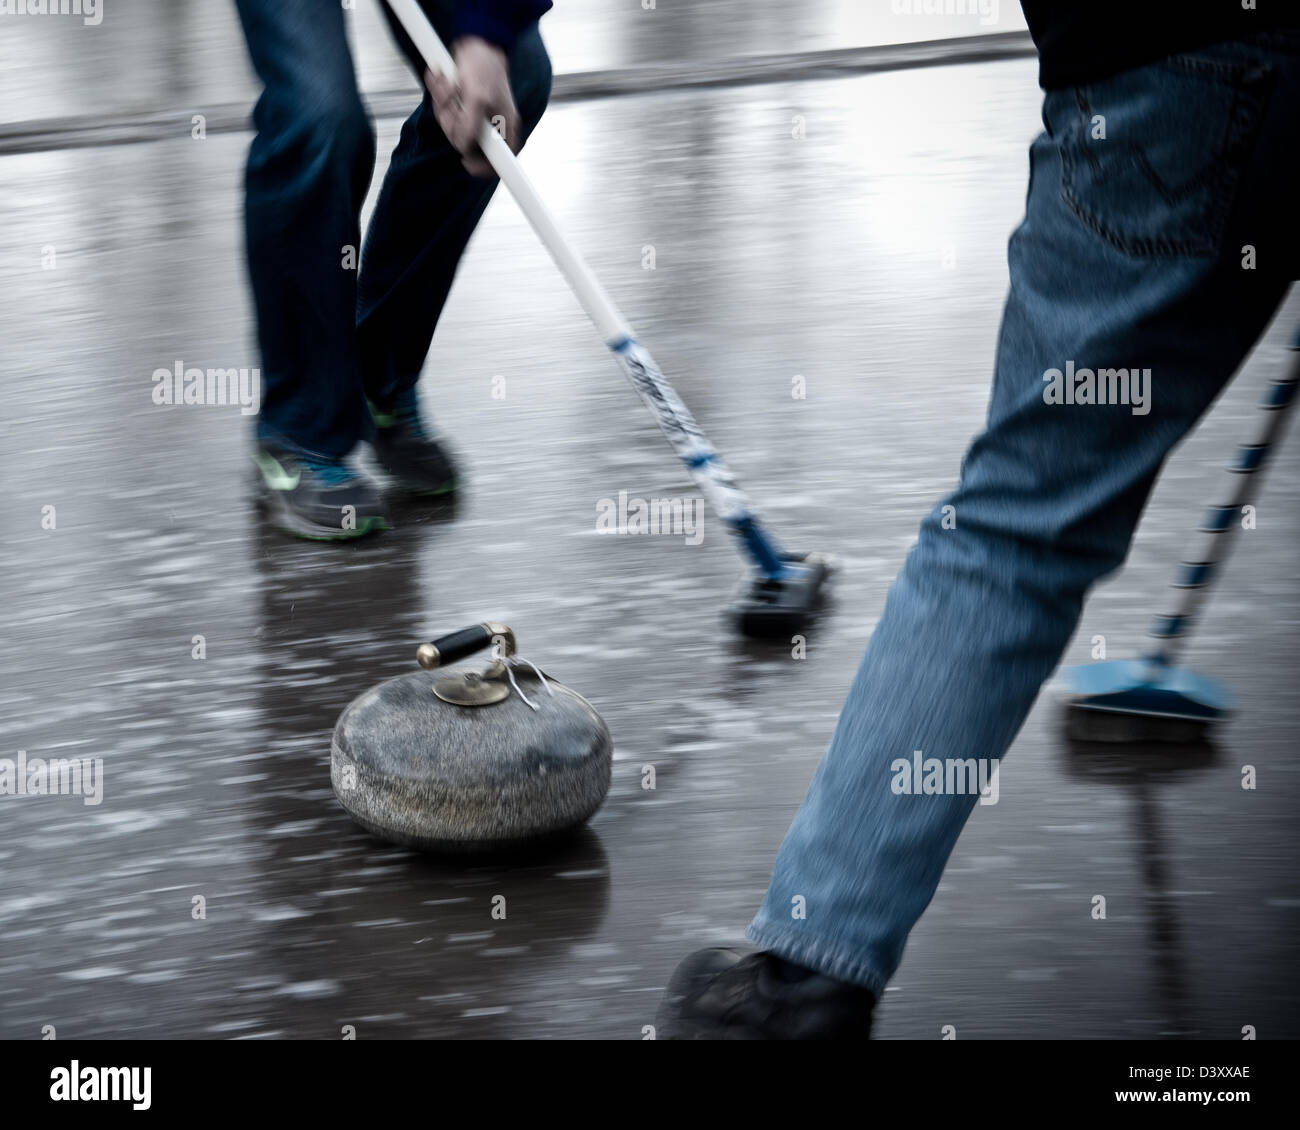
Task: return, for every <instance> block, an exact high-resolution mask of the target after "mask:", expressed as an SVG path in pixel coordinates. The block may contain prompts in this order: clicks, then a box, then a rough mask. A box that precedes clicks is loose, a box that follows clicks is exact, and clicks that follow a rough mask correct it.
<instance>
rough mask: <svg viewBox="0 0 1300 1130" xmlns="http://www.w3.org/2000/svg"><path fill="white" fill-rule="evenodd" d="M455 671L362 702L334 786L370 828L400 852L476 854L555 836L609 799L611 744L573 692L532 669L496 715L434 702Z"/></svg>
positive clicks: (337, 748) (350, 714)
mask: <svg viewBox="0 0 1300 1130" xmlns="http://www.w3.org/2000/svg"><path fill="white" fill-rule="evenodd" d="M455 673H457V669H452V670H451V671H437V672H428V671H418V672H412V673H411V674H409V675H402V676H399V677H398V678H395V679H390V680H388V681H387V682H385V683H381V684H379V685H378V686H376V687H372V688H371V689H370V690H368V691H366V692H365V693H364V694H362V695H361V696H359V697H358V698H356V699H355V700H353V702H352V703H351V704H350V705H349V706H348V707H347V709H346V710H344V712H343V714H342V715H341V716H340V718H339V721H338V724H337V726H335V729H334V738H333V741H332V742H331V746H330V780H331V783H332V784H333V786H334V792H335V795H336V796H337V797H338V798H339V801H340V802H341V803H342V805H343V807H344V808H346V809H347V811H348V812H349V813H350V814H351V816H352V817H353V818H354V819H355V820H356V821H357V822H358V823H359V824H361V826H362V827H364V828H366V829H367V830H368V831H370V832H372V833H374V834H375V835H377V836H380V837H381V838H383V839H386V840H391V841H393V842H394V843H400V844H405V845H407V846H410V847H416V848H423V849H426V850H434V851H474V850H483V849H488V848H496V847H500V846H504V845H509V844H513V843H517V842H519V841H524V840H529V839H533V838H536V837H541V836H546V835H549V834H552V833H555V832H559V831H562V830H564V829H566V828H570V827H573V826H574V825H576V824H580V823H582V822H583V821H584V820H586V819H587V818H588V817H589V816H590V815H591V814H592V813H593V812H595V811H596V809H597V808H599V807H600V804H601V802H602V801H603V800H604V799H605V794H606V793H607V792H608V791H609V782H610V767H611V763H612V760H613V743H612V740H611V738H610V734H609V729H608V728H607V727H606V725H605V722H604V720H603V719H602V718H601V717H600V715H599V714H597V713H596V711H595V709H594V708H593V707H592V705H591V704H590V703H589V702H587V700H586V699H584V698H583V697H582V696H581V695H579V694H578V693H577V692H576V691H573V690H570V689H569V688H568V687H566V686H564V685H563V684H562V683H557V682H555V680H553V679H550V678H549V677H548V679H547V684H548V685H549V686H550V688H551V690H552V691H554V692H555V693H554V695H551V694H548V693H547V691H546V688H545V687H543V686H542V684H541V681H540V680H539V679H538V678H537V677H536V676H535V675H534V674H533V673H532V672H531V671H527V672H525V671H521V670H516V671H515V680H516V682H517V683H518V684H519V686H520V687H521V688H522V689H523V691H524V693H525V694H526V695H527V696H528V697H529V698H530V699H531V700H532V701H533V702H534V703H536V704H537V707H538V709H537V710H532V709H531V708H530V707H529V706H528V705H527V703H525V702H524V701H523V699H522V698H521V697H520V696H519V694H518V693H517V692H515V691H511V693H510V696H509V697H508V698H506V699H505V700H504V701H502V702H499V703H494V704H492V705H489V706H455V705H452V704H451V703H448V702H444V701H442V700H441V699H439V698H437V697H436V696H435V695H434V694H433V690H432V688H433V684H434V683H435V682H437V681H438V680H439V679H443V678H446V677H447V676H448V674H455Z"/></svg>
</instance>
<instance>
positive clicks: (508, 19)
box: [453, 0, 551, 50]
mask: <svg viewBox="0 0 1300 1130" xmlns="http://www.w3.org/2000/svg"><path fill="white" fill-rule="evenodd" d="M550 9H551V0H456V23H455V32H454V34H453V38H454V39H459V38H460V37H461V36H463V35H476V36H478V37H479V38H480V39H486V40H487V41H488V42H489V43H495V44H496V45H497V46H498V47H503V48H505V49H506V50H509V49H510V48H511V47H512V46H513V45H514V42H515V40H516V39H517V38H518V37H519V33H520V32H521V31H523V30H524V28H526V27H527V26H528V25H529V24H531V23H535V22H536V21H537V20H539V19H541V17H542V16H543V15H545V14H546V13H547V12H549V11H550Z"/></svg>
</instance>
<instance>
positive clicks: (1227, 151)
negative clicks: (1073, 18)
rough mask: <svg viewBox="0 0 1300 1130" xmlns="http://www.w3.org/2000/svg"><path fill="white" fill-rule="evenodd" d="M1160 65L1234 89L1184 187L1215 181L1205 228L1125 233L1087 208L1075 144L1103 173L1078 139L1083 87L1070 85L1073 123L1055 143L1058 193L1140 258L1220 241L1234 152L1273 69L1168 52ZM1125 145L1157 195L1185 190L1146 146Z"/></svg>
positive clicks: (1090, 224)
mask: <svg viewBox="0 0 1300 1130" xmlns="http://www.w3.org/2000/svg"><path fill="white" fill-rule="evenodd" d="M1159 65H1161V66H1165V67H1167V68H1169V69H1172V70H1176V71H1179V72H1180V73H1184V74H1188V75H1191V76H1194V77H1198V78H1204V79H1206V80H1207V81H1211V82H1221V83H1226V84H1227V85H1229V86H1230V87H1231V89H1232V91H1233V99H1232V104H1231V105H1230V106H1229V107H1228V111H1227V114H1226V118H1227V124H1226V126H1225V129H1224V133H1223V137H1222V139H1221V142H1220V144H1219V146H1218V149H1217V151H1216V152H1215V154H1214V157H1213V160H1212V161H1210V162H1209V163H1208V164H1207V166H1206V168H1205V170H1204V172H1203V173H1202V174H1200V175H1198V176H1196V177H1194V178H1193V179H1192V180H1191V181H1190V182H1189V183H1188V185H1187V186H1186V187H1187V192H1188V193H1189V192H1190V191H1192V190H1194V189H1196V188H1199V187H1204V186H1205V185H1206V184H1207V183H1209V184H1210V185H1217V187H1216V188H1212V196H1211V199H1210V200H1209V202H1208V205H1207V208H1206V214H1207V216H1208V217H1209V219H1208V222H1207V224H1206V226H1205V230H1204V232H1202V233H1201V234H1199V235H1197V236H1194V237H1193V236H1188V237H1187V238H1182V239H1164V238H1145V237H1132V236H1125V235H1122V234H1121V233H1120V232H1118V231H1116V230H1115V229H1113V228H1112V227H1111V226H1110V225H1109V224H1106V223H1105V222H1103V221H1102V220H1100V219H1099V218H1098V217H1097V216H1096V215H1095V214H1094V213H1093V212H1092V210H1091V209H1089V208H1088V206H1087V205H1086V203H1085V202H1084V201H1083V199H1082V198H1081V197H1080V196H1079V195H1078V194H1077V193H1076V191H1075V189H1074V184H1075V173H1076V170H1077V169H1078V167H1079V161H1078V157H1077V152H1076V149H1077V150H1078V151H1081V152H1082V153H1083V154H1084V156H1085V157H1086V158H1087V161H1088V167H1089V169H1090V170H1091V171H1092V173H1093V174H1094V176H1095V177H1100V178H1101V179H1102V180H1104V179H1105V178H1106V175H1107V174H1105V173H1104V172H1103V171H1102V170H1101V169H1100V166H1099V164H1098V163H1097V162H1096V161H1095V159H1094V158H1093V156H1092V153H1091V151H1090V150H1089V149H1088V148H1087V147H1086V146H1085V145H1083V144H1082V134H1083V133H1084V132H1085V131H1086V124H1085V123H1087V122H1089V121H1090V120H1091V115H1092V106H1091V103H1090V102H1089V100H1088V95H1087V90H1088V88H1087V87H1075V90H1074V95H1075V105H1076V107H1077V108H1078V112H1079V117H1078V119H1077V120H1076V122H1075V125H1074V128H1072V129H1068V130H1066V131H1065V133H1064V134H1063V136H1062V137H1061V141H1060V145H1059V149H1060V155H1061V197H1062V199H1063V200H1064V201H1065V203H1066V205H1067V207H1068V208H1069V209H1070V211H1071V212H1072V213H1073V214H1074V216H1075V217H1076V218H1077V219H1078V220H1079V221H1080V222H1081V223H1082V224H1083V225H1084V226H1085V227H1087V228H1088V229H1089V230H1090V231H1092V232H1093V233H1095V234H1096V235H1098V236H1100V237H1101V238H1102V239H1104V240H1105V241H1106V242H1107V243H1109V244H1111V245H1112V246H1113V247H1116V248H1118V249H1119V250H1120V251H1123V252H1124V253H1125V254H1127V255H1132V256H1135V257H1144V258H1145V257H1170V256H1172V257H1183V256H1188V255H1207V254H1215V253H1216V252H1217V251H1218V249H1219V246H1220V244H1221V242H1222V239H1223V234H1224V229H1225V227H1226V226H1227V221H1228V217H1229V214H1230V212H1231V210H1232V201H1233V198H1234V197H1235V196H1236V190H1237V184H1238V182H1239V180H1240V174H1239V172H1238V167H1237V164H1236V162H1235V161H1234V160H1233V158H1235V157H1236V156H1238V155H1239V154H1240V152H1241V151H1242V150H1243V149H1244V148H1246V146H1247V145H1248V144H1249V142H1250V140H1251V139H1252V138H1253V137H1254V135H1255V132H1256V130H1257V128H1258V126H1259V122H1260V120H1261V119H1262V117H1263V113H1264V108H1265V95H1266V94H1267V93H1268V89H1269V87H1270V85H1271V79H1272V72H1271V69H1270V68H1269V67H1268V66H1266V65H1264V64H1260V63H1237V62H1221V61H1219V60H1213V59H1201V58H1197V57H1194V56H1190V55H1183V56H1173V57H1171V58H1169V59H1164V60H1161V62H1160V64H1159ZM1130 148H1131V149H1132V150H1133V157H1132V160H1133V161H1134V164H1135V165H1136V166H1137V167H1138V170H1139V171H1140V172H1141V173H1142V175H1143V176H1144V177H1145V178H1146V179H1147V180H1148V181H1149V182H1150V183H1151V185H1152V187H1153V188H1155V190H1156V191H1157V192H1158V193H1159V194H1160V196H1161V197H1162V199H1164V200H1166V201H1167V202H1170V203H1172V202H1174V201H1175V200H1177V199H1180V198H1182V196H1183V195H1186V194H1187V193H1183V194H1181V195H1178V194H1173V193H1172V192H1170V191H1166V189H1167V187H1168V186H1166V185H1165V184H1164V182H1163V181H1162V180H1161V179H1160V177H1159V174H1158V173H1156V171H1155V169H1154V167H1152V166H1151V164H1150V162H1149V161H1148V160H1147V158H1146V155H1145V151H1144V150H1143V149H1142V148H1141V147H1139V146H1131V147H1130Z"/></svg>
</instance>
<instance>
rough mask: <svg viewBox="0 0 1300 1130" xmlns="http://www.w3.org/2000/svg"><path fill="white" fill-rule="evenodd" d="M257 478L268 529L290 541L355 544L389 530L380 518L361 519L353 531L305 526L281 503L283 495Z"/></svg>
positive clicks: (259, 496)
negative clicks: (269, 523)
mask: <svg viewBox="0 0 1300 1130" xmlns="http://www.w3.org/2000/svg"><path fill="white" fill-rule="evenodd" d="M257 478H258V483H259V485H260V486H261V490H260V491H259V493H258V499H257V500H258V502H259V503H260V504H261V505H263V506H265V507H266V508H267V509H268V510H269V511H270V519H271V523H272V525H274V526H275V527H276V529H278V530H280V531H281V532H283V533H286V534H289V535H291V536H292V537H295V538H300V539H301V540H303V541H355V540H356V539H357V538H363V537H366V536H368V535H370V534H376V533H379V532H380V531H382V530H391V529H392V528H393V527H392V523H390V522H389V521H388V519H387V518H381V517H374V518H363V519H361V520H360V521H359V522H358V523H357V527H356V529H354V530H344V529H339V528H335V527H334V526H318V525H316V523H315V522H309V521H307V519H305V518H303V517H302V516H301V515H300V514H297V513H295V512H294V510H293V509H292V507H290V506H289V504H288V502H287V501H286V500H285V497H284V495H285V492H284V491H278V490H272V489H271V488H270V487H269V486H267V485H266V480H265V479H263V478H262V476H261V475H260V474H259V475H258V477H257Z"/></svg>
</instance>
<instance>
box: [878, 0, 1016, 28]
mask: <svg viewBox="0 0 1300 1130" xmlns="http://www.w3.org/2000/svg"><path fill="white" fill-rule="evenodd" d="M889 10H890V11H891V12H893V13H894V15H896V16H978V17H979V21H980V23H981V24H983V25H984V26H985V27H989V26H990V25H991V24H995V23H997V22H998V0H889Z"/></svg>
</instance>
